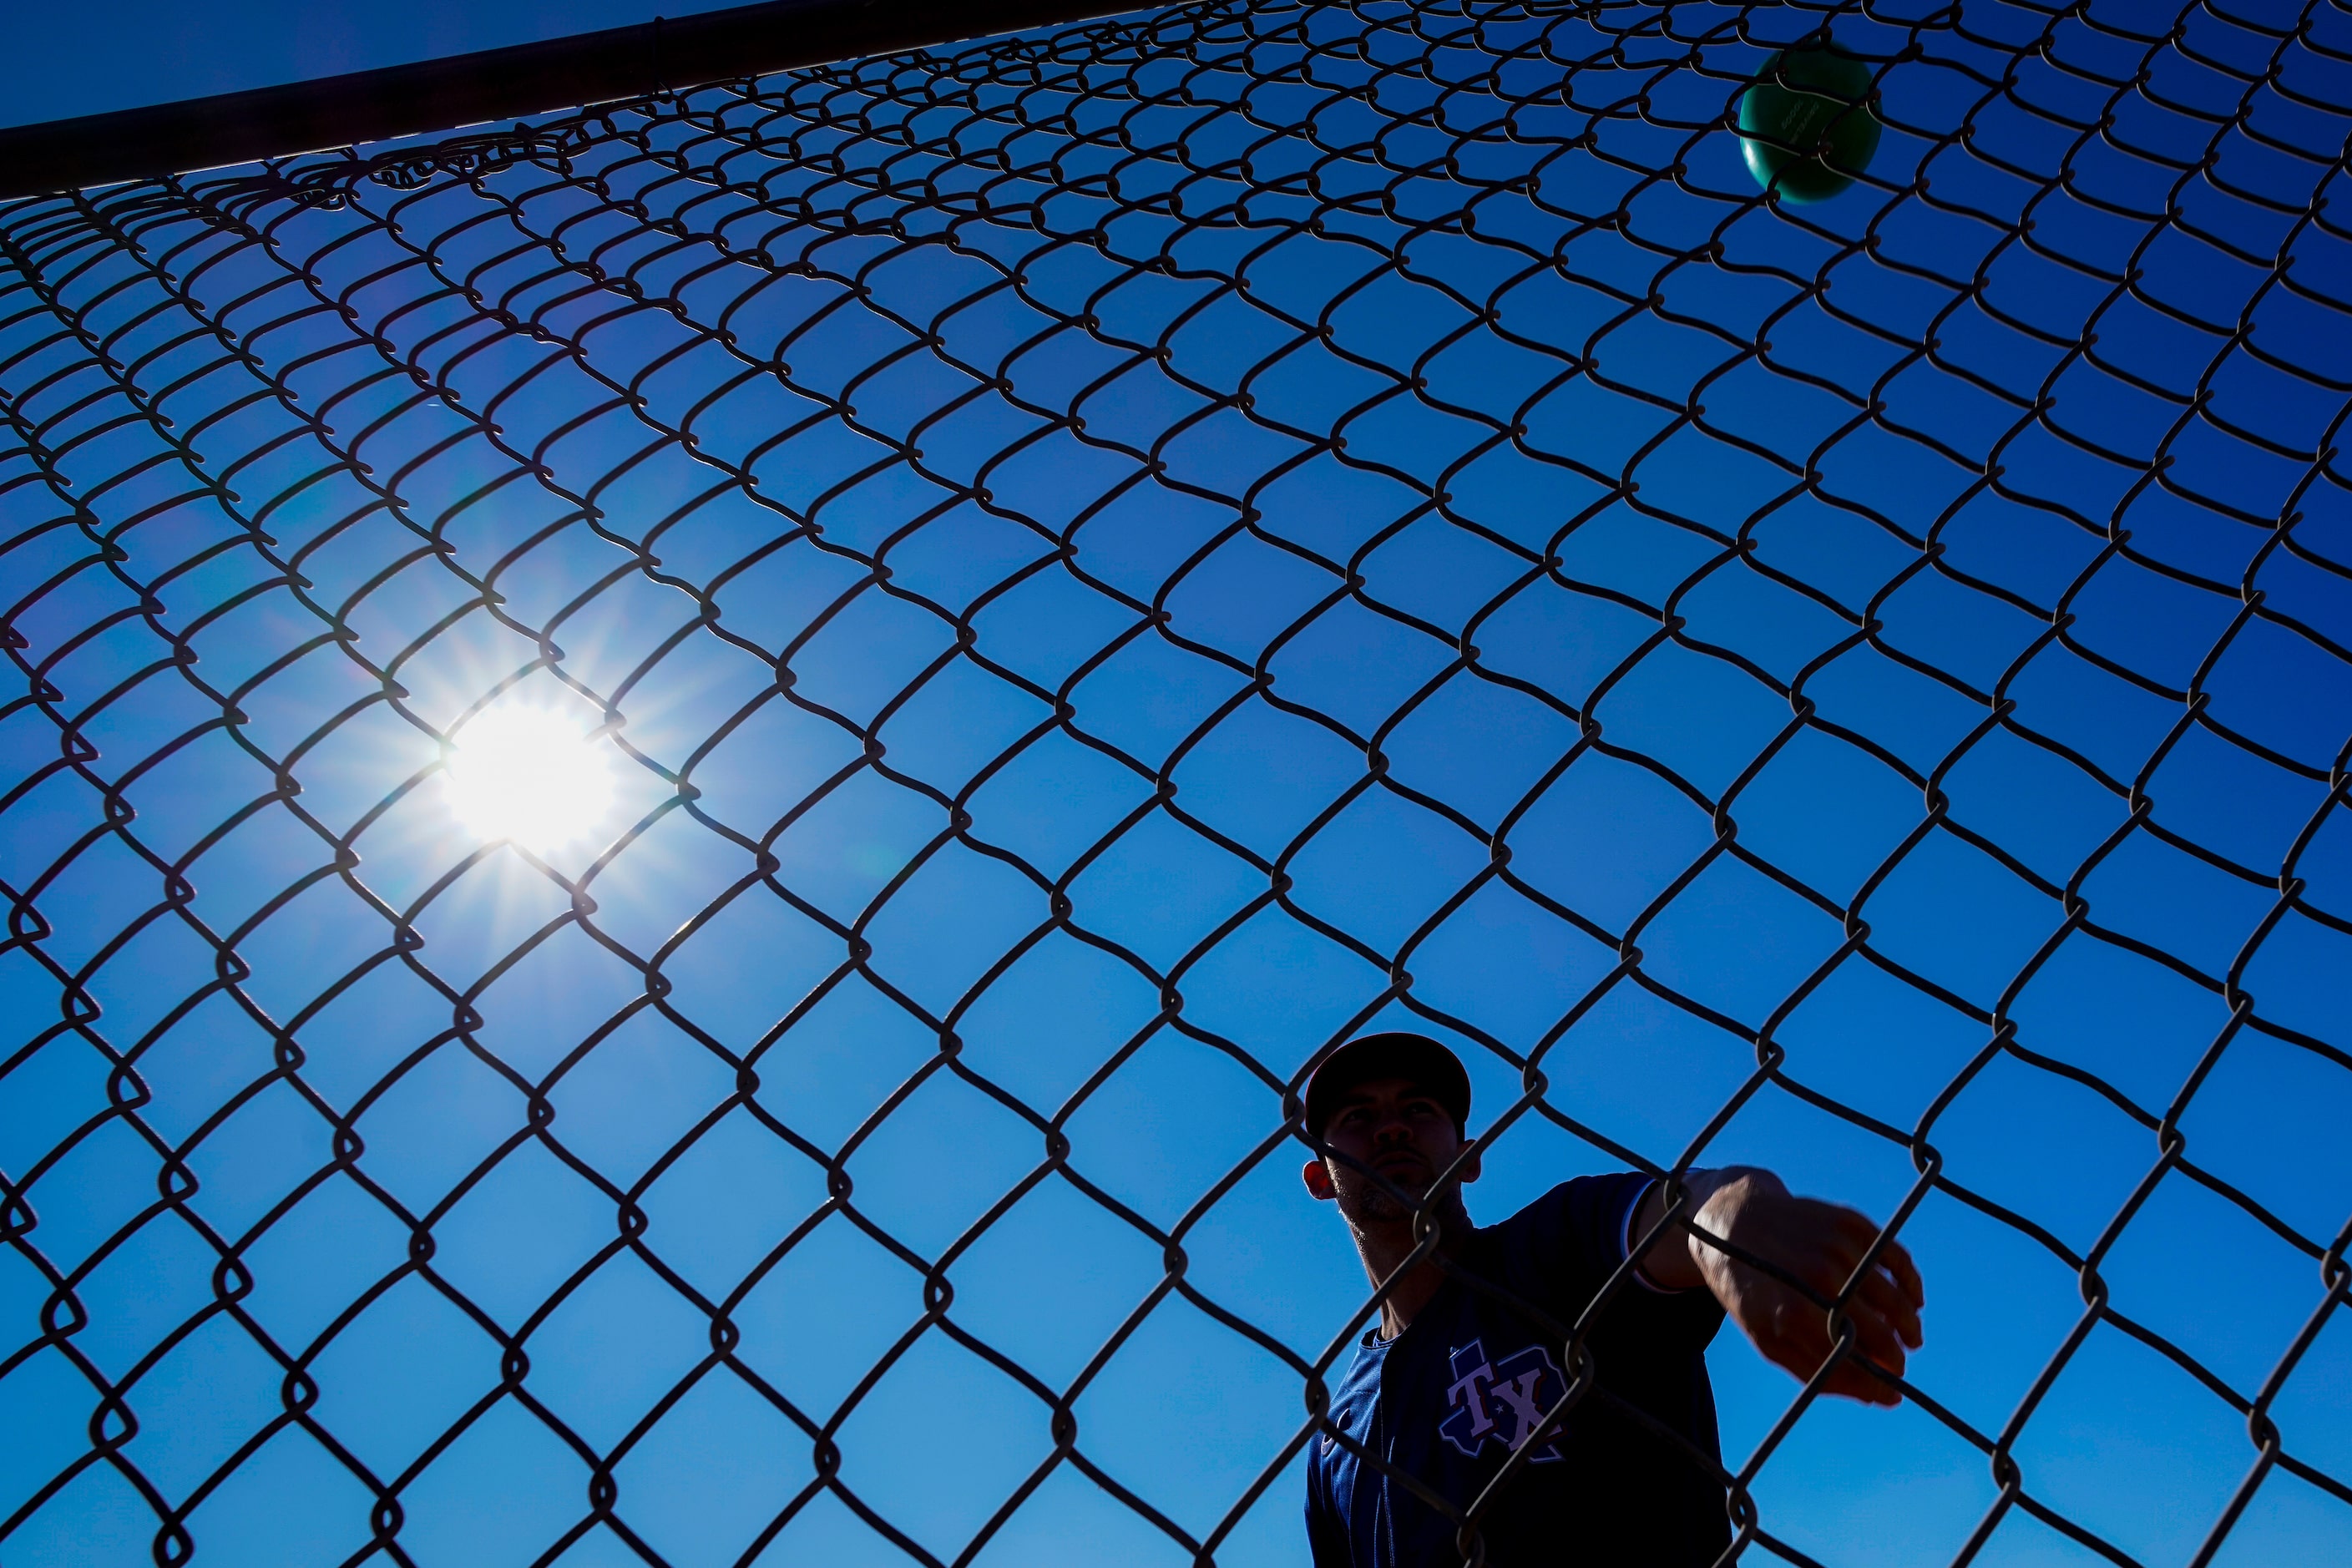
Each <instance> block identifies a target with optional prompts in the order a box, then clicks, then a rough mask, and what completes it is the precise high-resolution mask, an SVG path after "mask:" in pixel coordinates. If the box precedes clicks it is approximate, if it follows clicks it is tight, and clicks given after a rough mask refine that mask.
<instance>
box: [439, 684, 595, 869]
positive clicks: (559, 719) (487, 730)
mask: <svg viewBox="0 0 2352 1568" xmlns="http://www.w3.org/2000/svg"><path fill="white" fill-rule="evenodd" d="M446 789H447V792H448V797H449V805H450V806H451V808H452V809H453V810H455V811H456V812H457V819H458V820H459V821H460V822H462V823H464V824H465V825H466V827H467V831H468V832H470V833H472V834H474V835H475V836H476V837H479V838H486V839H500V838H511V839H513V840H514V841H515V842H516V843H517V844H520V845H521V846H522V847H525V848H527V849H530V850H533V851H537V852H542V853H543V852H544V851H546V850H550V849H553V848H557V847H560V846H562V845H564V844H568V843H570V842H571V841H572V839H574V838H577V837H581V836H582V835H583V834H584V833H586V832H587V831H588V830H589V829H590V828H592V827H593V826H595V825H596V822H597V819H598V818H600V817H602V816H604V812H605V810H606V808H608V807H609V806H610V805H612V804H613V770H612V765H611V763H610V762H609V760H608V758H607V756H606V752H605V749H604V747H602V746H598V745H595V744H593V743H592V742H590V741H589V739H588V731H586V730H585V729H584V728H583V727H582V726H581V725H580V724H579V723H577V722H575V721H572V719H569V718H567V717H565V716H564V715H562V714H561V713H553V712H550V711H548V710H546V709H543V708H530V707H525V706H523V705H522V704H520V703H501V704H499V705H498V706H496V707H492V708H488V709H485V710H482V711H481V712H479V713H478V714H476V715H475V716H474V717H473V718H472V719H471V720H469V721H467V724H466V726H465V728H463V729H462V730H460V731H457V736H456V740H455V744H454V745H453V746H452V748H451V750H450V754H449V771H448V773H447V774H446Z"/></svg>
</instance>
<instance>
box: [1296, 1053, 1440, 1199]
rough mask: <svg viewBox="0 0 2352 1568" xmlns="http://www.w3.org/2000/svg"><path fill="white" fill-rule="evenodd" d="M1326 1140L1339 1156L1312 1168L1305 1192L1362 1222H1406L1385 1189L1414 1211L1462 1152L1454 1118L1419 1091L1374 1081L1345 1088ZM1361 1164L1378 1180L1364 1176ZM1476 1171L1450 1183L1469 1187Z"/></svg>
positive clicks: (1407, 1083) (1406, 1084) (1405, 1082)
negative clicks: (1403, 1196) (1408, 1202)
mask: <svg viewBox="0 0 2352 1568" xmlns="http://www.w3.org/2000/svg"><path fill="white" fill-rule="evenodd" d="M1323 1142H1326V1143H1328V1144H1329V1145H1330V1147H1331V1149H1332V1151H1333V1152H1334V1153H1335V1154H1338V1155H1340V1156H1344V1158H1339V1159H1333V1160H1329V1161H1324V1160H1316V1161H1312V1162H1310V1163H1308V1164H1307V1168H1306V1172H1305V1175H1306V1179H1307V1191H1308V1192H1310V1193H1313V1194H1315V1195H1316V1196H1317V1197H1318V1198H1322V1199H1325V1200H1327V1201H1333V1202H1337V1203H1338V1204H1339V1212H1340V1213H1342V1214H1344V1215H1347V1216H1348V1217H1349V1219H1350V1220H1354V1221H1356V1222H1358V1223H1365V1222H1370V1223H1375V1224H1379V1223H1389V1224H1393V1223H1395V1222H1396V1221H1399V1220H1402V1219H1404V1218H1406V1217H1408V1216H1409V1215H1410V1214H1411V1213H1412V1210H1411V1208H1409V1207H1408V1206H1406V1205H1404V1204H1402V1203H1400V1202H1399V1201H1398V1199H1397V1197H1396V1195H1395V1194H1394V1193H1392V1192H1391V1191H1390V1190H1389V1188H1391V1187H1392V1188H1395V1189H1398V1190H1399V1191H1402V1193H1404V1194H1407V1195H1409V1196H1410V1197H1411V1198H1412V1200H1413V1201H1414V1203H1415V1204H1416V1205H1417V1204H1418V1203H1419V1202H1420V1200H1422V1199H1423V1198H1424V1197H1426V1196H1427V1195H1428V1194H1429V1190H1430V1188H1431V1187H1433V1186H1434V1185H1435V1184H1436V1183H1437V1179H1438V1177H1439V1176H1441V1175H1443V1174H1444V1172H1445V1170H1446V1168H1447V1167H1448V1166H1450V1165H1452V1164H1453V1163H1454V1158H1455V1156H1457V1155H1459V1154H1460V1153H1461V1152H1462V1135H1461V1133H1460V1132H1459V1131H1456V1130H1455V1129H1454V1118H1453V1116H1452V1114H1451V1113H1449V1112H1448V1111H1447V1110H1446V1109H1445V1107H1444V1106H1443V1105H1441V1104H1439V1103H1438V1101H1437V1100H1436V1099H1435V1097H1434V1096H1433V1095H1431V1094H1430V1093H1429V1092H1428V1091H1427V1090H1425V1089H1423V1088H1422V1087H1421V1086H1420V1085H1418V1084H1416V1083H1414V1082H1412V1080H1411V1079H1402V1078H1389V1079H1372V1080H1371V1081H1370V1082H1368V1083H1364V1084H1360V1085H1358V1086H1357V1087H1356V1088H1354V1089H1350V1090H1349V1092H1348V1095H1347V1097H1346V1098H1345V1099H1343V1100H1340V1101H1339V1107H1338V1109H1337V1110H1334V1111H1333V1112H1332V1113H1331V1120H1330V1121H1328V1122H1327V1123H1326V1124H1325V1126H1324V1129H1323ZM1364 1166H1369V1167H1370V1169H1371V1170H1372V1171H1373V1172H1375V1173H1377V1174H1378V1176H1379V1178H1380V1179H1379V1180H1377V1181H1376V1180H1374V1179H1373V1178H1372V1177H1371V1176H1368V1175H1366V1174H1365V1173H1364V1171H1363V1169H1362V1168H1361V1167H1364ZM1477 1173H1478V1169H1477V1163H1476V1162H1475V1160H1473V1161H1471V1162H1470V1163H1468V1164H1466V1165H1465V1167H1464V1169H1463V1170H1462V1171H1461V1172H1459V1173H1457V1174H1456V1176H1455V1179H1456V1180H1457V1181H1465V1182H1466V1181H1471V1180H1474V1179H1475V1177H1476V1176H1477ZM1383 1184H1385V1185H1383Z"/></svg>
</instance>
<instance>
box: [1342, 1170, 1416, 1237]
mask: <svg viewBox="0 0 2352 1568" xmlns="http://www.w3.org/2000/svg"><path fill="white" fill-rule="evenodd" d="M1333 1184H1334V1185H1336V1186H1337V1187H1338V1188H1339V1212H1340V1213H1341V1214H1343V1215H1347V1217H1348V1219H1349V1222H1350V1223H1352V1224H1354V1225H1355V1226H1358V1227H1360V1228H1363V1227H1372V1228H1379V1229H1386V1228H1388V1227H1390V1226H1401V1225H1404V1224H1407V1223H1409V1222H1410V1221H1411V1220H1412V1216H1413V1214H1414V1211H1415V1210H1416V1209H1418V1208H1419V1207H1420V1205H1421V1204H1422V1202H1423V1199H1424V1198H1425V1197H1426V1195H1427V1194H1428V1191H1429V1188H1428V1186H1427V1185H1426V1184H1422V1183H1418V1182H1397V1181H1393V1180H1391V1181H1383V1180H1381V1178H1380V1177H1379V1176H1378V1175H1376V1174H1374V1173H1372V1172H1370V1171H1349V1170H1345V1169H1342V1170H1340V1171H1338V1172H1335V1173H1333Z"/></svg>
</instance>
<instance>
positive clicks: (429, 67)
mask: <svg viewBox="0 0 2352 1568" xmlns="http://www.w3.org/2000/svg"><path fill="white" fill-rule="evenodd" d="M1127 8H1128V7H1127V6H1125V5H1120V4H1119V3H1118V0H763V3H761V4H759V5H737V6H732V7H730V8H729V9H727V10H724V11H711V12H707V13H705V14H703V15H701V16H676V17H664V16H656V17H655V18H654V19H653V20H651V21H649V22H640V23H637V24H635V25H634V26H626V27H608V28H605V29H604V30H603V31H601V32H594V33H581V34H577V35H575V36H573V37H568V38H552V39H549V40H546V41H544V42H541V43H530V44H517V45H513V46H510V47H506V48H499V49H482V50H478V51H477V52H475V53H473V54H467V55H451V56H448V57H446V58H442V59H434V60H420V61H417V62H415V64H412V65H402V66H388V67H385V68H382V69H378V70H366V71H352V72H349V73H347V74H345V75H342V76H331V77H320V78H319V79H315V80H310V81H299V82H289V83H286V84H284V85H281V86H278V87H265V88H257V89H252V90H249V91H246V92H228V93H220V94H216V95H215V96H213V97H210V98H194V99H186V100H182V101H180V102H178V103H162V104H154V105H151V106H148V107H143V108H139V109H124V110H114V111H113V112H110V113H106V114H85V115H79V116H77V117H75V118H74V119H71V120H53V121H47V122H46V123H43V124H38V125H24V126H15V127H10V128H8V129H5V130H0V198H8V197H16V196H30V195H47V194H49V193H51V192H55V191H63V190H77V189H80V188H83V187H86V186H91V185H106V184H116V183H118V182H120V181H124V180H140V179H153V178H156V177H158V176H160V175H164V174H183V173H186V172H188V171H191V170H196V169H212V168H219V167H221V166H223V165H226V164H233V163H250V162H252V161H254V160H256V159H258V158H269V157H280V156H285V155H289V154H292V153H307V152H313V151H317V150H319V149H321V148H331V147H346V146H352V145H356V144H358V143H361V142H382V141H387V140H390V139H392V138H394V137H400V136H412V135H416V134H420V133H423V132H436V131H449V130H452V129H455V128H457V127H459V126H466V125H477V124H480V123H482V122H484V121H494V120H505V119H511V118H513V117H515V116H518V115H525V114H537V113H541V112H543V111H545V110H554V109H569V108H572V107H573V106H575V105H580V104H588V103H602V102H605V101H607V100H613V99H624V98H641V97H645V96H646V95H648V94H653V93H659V92H666V91H667V90H669V89H671V88H673V87H679V86H687V85H691V84H695V83H699V82H706V81H716V80H721V79H727V78H730V77H751V76H761V75H765V74H766V73H768V72H770V71H777V70H785V69H789V68H793V67H794V66H807V65H819V64H823V63H824V62H826V61H830V60H838V59H846V58H852V57H855V56H859V55H872V54H885V53H888V52H890V51H892V50H896V49H908V48H919V47H925V46H927V45H931V44H940V43H946V42H949V41H951V40H954V39H958V38H967V37H983V36H986V35H988V34H992V33H1009V32H1017V31H1020V30H1021V29H1023V28H1026V27H1041V26H1055V25H1056V24H1059V23H1064V22H1075V21H1078V20H1081V19H1083V18H1086V17H1087V16H1101V15H1108V14H1109V13H1111V12H1114V11H1118V10H1122V9H1127Z"/></svg>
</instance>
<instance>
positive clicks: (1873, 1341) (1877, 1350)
mask: <svg viewBox="0 0 2352 1568" xmlns="http://www.w3.org/2000/svg"><path fill="white" fill-rule="evenodd" d="M1846 1317H1847V1319H1848V1321H1851V1322H1852V1323H1853V1344H1854V1349H1855V1350H1858V1351H1860V1352H1862V1353H1863V1354H1864V1355H1866V1356H1868V1357H1869V1358H1870V1359H1871V1360H1873V1361H1874V1362H1876V1363H1879V1364H1880V1365H1881V1366H1884V1367H1888V1368H1890V1369H1892V1370H1894V1371H1895V1372H1898V1373H1899V1372H1901V1371H1902V1370H1903V1368H1904V1365H1905V1363H1906V1354H1905V1352H1904V1348H1903V1332H1902V1328H1901V1326H1900V1325H1899V1324H1897V1323H1895V1321H1892V1320H1890V1319H1889V1318H1888V1317H1887V1315H1886V1314H1885V1312H1883V1311H1881V1310H1878V1309H1877V1308H1876V1307H1875V1306H1874V1305H1872V1304H1870V1303H1868V1302H1856V1303H1855V1304H1854V1305H1853V1307H1852V1308H1851V1309H1849V1310H1848V1311H1847V1313H1846Z"/></svg>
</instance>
